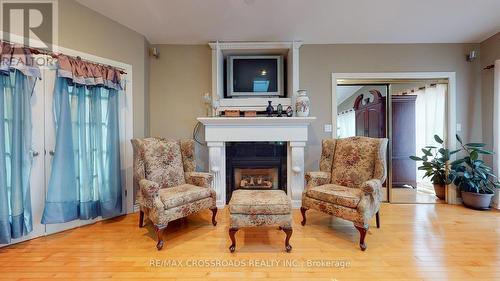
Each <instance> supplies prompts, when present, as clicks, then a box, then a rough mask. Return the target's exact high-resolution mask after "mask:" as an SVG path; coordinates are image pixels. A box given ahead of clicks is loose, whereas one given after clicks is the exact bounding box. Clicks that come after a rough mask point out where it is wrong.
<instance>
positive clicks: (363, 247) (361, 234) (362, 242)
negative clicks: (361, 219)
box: [354, 225, 368, 251]
mask: <svg viewBox="0 0 500 281" xmlns="http://www.w3.org/2000/svg"><path fill="white" fill-rule="evenodd" d="M354 227H356V229H357V230H358V231H359V247H360V248H361V251H364V250H366V244H365V236H366V232H368V227H361V226H357V225H354Z"/></svg>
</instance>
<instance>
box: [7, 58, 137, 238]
mask: <svg viewBox="0 0 500 281" xmlns="http://www.w3.org/2000/svg"><path fill="white" fill-rule="evenodd" d="M77 55H81V54H77ZM106 63H107V64H110V65H112V62H106ZM127 68H128V67H127ZM127 70H128V71H129V73H130V72H131V68H128V69H127ZM41 74H42V79H41V80H38V81H37V82H36V84H35V88H34V92H33V95H32V98H31V106H32V108H31V110H32V123H33V129H32V139H33V143H32V150H33V165H32V170H31V178H30V192H31V207H32V216H33V231H32V232H30V233H29V234H28V235H26V236H23V237H21V238H18V239H13V240H12V241H11V243H10V244H14V243H19V242H22V241H26V240H29V239H33V238H36V237H40V236H44V235H48V234H53V233H56V232H60V231H64V230H67V229H71V228H75V227H79V226H82V225H86V224H90V223H94V222H96V221H98V220H100V219H101V217H98V218H96V219H91V220H74V221H70V222H67V223H58V224H46V225H45V224H42V223H41V218H42V215H43V210H44V206H45V197H46V194H47V187H48V183H49V178H50V175H51V171H52V169H51V165H52V158H53V155H54V153H55V140H56V137H55V136H56V130H55V123H54V110H53V96H54V86H55V81H56V75H57V73H56V69H55V68H43V69H41ZM130 89H131V81H128V82H127V85H126V90H125V91H124V93H123V95H122V96H121V97H120V101H119V103H120V111H119V112H120V113H119V114H120V115H119V119H120V120H119V122H120V154H121V162H122V165H121V166H122V187H123V188H122V198H123V202H122V206H123V208H122V213H123V214H126V213H131V212H133V200H132V198H130V196H132V194H133V192H132V156H131V155H132V151H131V147H130V139H131V138H132V113H131V112H132V102H131V91H130ZM127 195H129V196H127ZM3 246H6V245H5V244H0V247H3Z"/></svg>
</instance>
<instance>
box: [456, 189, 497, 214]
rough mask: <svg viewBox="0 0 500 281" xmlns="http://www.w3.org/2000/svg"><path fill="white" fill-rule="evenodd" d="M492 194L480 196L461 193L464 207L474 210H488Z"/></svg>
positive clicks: (478, 194)
mask: <svg viewBox="0 0 500 281" xmlns="http://www.w3.org/2000/svg"><path fill="white" fill-rule="evenodd" d="M493 195H494V194H482V193H475V192H464V191H462V200H463V202H464V205H465V206H466V207H469V208H472V209H476V210H488V209H489V208H490V204H491V199H492V198H493Z"/></svg>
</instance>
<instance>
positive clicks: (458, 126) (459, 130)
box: [457, 123, 462, 132]
mask: <svg viewBox="0 0 500 281" xmlns="http://www.w3.org/2000/svg"><path fill="white" fill-rule="evenodd" d="M461 131H462V124H460V123H457V132H461Z"/></svg>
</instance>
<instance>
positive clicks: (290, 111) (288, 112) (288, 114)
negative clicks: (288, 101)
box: [286, 105, 293, 117]
mask: <svg viewBox="0 0 500 281" xmlns="http://www.w3.org/2000/svg"><path fill="white" fill-rule="evenodd" d="M286 116H288V117H292V116H293V109H292V106H291V105H289V106H288V107H287V108H286Z"/></svg>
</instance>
